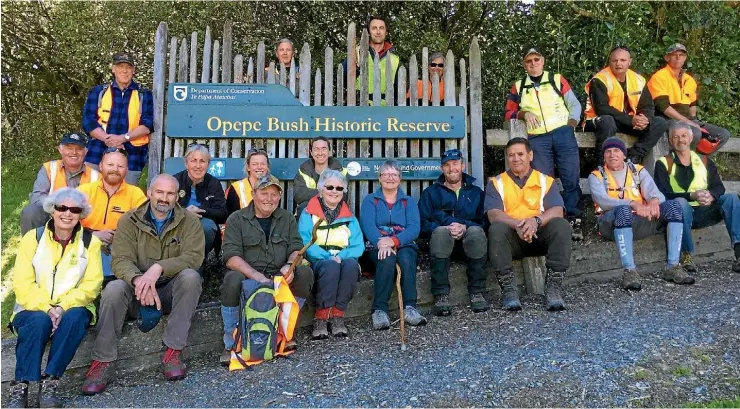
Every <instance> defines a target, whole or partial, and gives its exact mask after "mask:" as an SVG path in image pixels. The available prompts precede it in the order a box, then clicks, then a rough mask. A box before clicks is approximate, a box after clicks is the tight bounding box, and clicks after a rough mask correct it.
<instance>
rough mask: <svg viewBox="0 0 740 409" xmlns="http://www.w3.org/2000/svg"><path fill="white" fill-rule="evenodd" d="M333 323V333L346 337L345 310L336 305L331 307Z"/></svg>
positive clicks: (331, 320)
mask: <svg viewBox="0 0 740 409" xmlns="http://www.w3.org/2000/svg"><path fill="white" fill-rule="evenodd" d="M329 325H331V334H332V335H333V336H335V337H346V336H347V326H346V325H344V311H342V310H340V309H338V308H337V307H334V308H332V309H331V319H330V320H329Z"/></svg>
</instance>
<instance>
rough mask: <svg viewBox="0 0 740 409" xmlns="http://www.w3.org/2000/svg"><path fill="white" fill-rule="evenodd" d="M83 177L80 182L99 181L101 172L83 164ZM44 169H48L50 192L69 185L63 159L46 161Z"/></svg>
mask: <svg viewBox="0 0 740 409" xmlns="http://www.w3.org/2000/svg"><path fill="white" fill-rule="evenodd" d="M82 166H83V167H84V168H83V170H82V177H81V178H80V184H81V185H82V184H84V183H90V182H97V181H98V178H99V177H100V173H99V172H98V171H97V170H95V169H93V168H91V167H89V166H87V165H82ZM44 169H46V176H47V177H48V178H49V182H50V183H49V185H50V186H51V187H50V189H49V194H52V193H54V191H55V190H59V189H61V188H63V187H67V174H66V172H65V171H64V167H63V166H62V161H61V160H52V161H49V162H46V163H44Z"/></svg>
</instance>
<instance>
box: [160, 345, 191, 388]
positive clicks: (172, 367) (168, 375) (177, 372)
mask: <svg viewBox="0 0 740 409" xmlns="http://www.w3.org/2000/svg"><path fill="white" fill-rule="evenodd" d="M180 353H182V351H179V350H177V349H172V348H169V347H168V348H167V350H166V351H165V352H164V357H163V358H162V375H164V379H167V380H168V381H179V380H180V379H184V378H185V377H186V376H188V368H187V366H185V363H184V362H182V360H181V359H180Z"/></svg>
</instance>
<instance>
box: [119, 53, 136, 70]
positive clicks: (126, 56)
mask: <svg viewBox="0 0 740 409" xmlns="http://www.w3.org/2000/svg"><path fill="white" fill-rule="evenodd" d="M122 62H125V63H129V64H131V65H132V66H134V67H135V66H136V63H135V61H134V56H133V55H132V54H131V53H125V52H124V53H115V54H113V64H120V63H122Z"/></svg>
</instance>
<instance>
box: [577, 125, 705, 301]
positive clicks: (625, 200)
mask: <svg viewBox="0 0 740 409" xmlns="http://www.w3.org/2000/svg"><path fill="white" fill-rule="evenodd" d="M626 156H627V148H626V147H625V145H624V142H622V141H621V140H620V139H618V138H609V139H607V140H606V141H604V146H603V152H602V157H603V158H604V166H603V167H602V166H599V168H598V169H597V170H595V171H593V173H591V174H590V175H589V176H588V187H589V190H590V191H591V197H592V198H593V200H594V206H595V207H596V215H597V217H598V218H597V221H598V226H599V234H600V235H601V236H602V237H604V238H605V239H607V240H614V241H615V242H616V243H617V249H618V250H619V258H620V260H621V262H622V267H624V274H623V275H622V287H623V288H624V289H625V290H632V291H639V290H640V289H641V288H642V285H641V284H640V275H639V274H638V273H637V269H636V266H635V260H634V256H633V251H632V243H633V241H634V240H639V239H641V238H645V237H649V236H652V235H655V234H658V233H661V232H662V231H664V230H667V234H666V242H667V243H666V244H667V253H668V255H667V257H666V268H665V270H664V271H663V279H664V280H666V281H672V282H674V283H676V284H693V283H694V278H693V277H691V276H689V275H688V274H686V271H685V270H684V269H683V267H681V265H680V264H679V259H678V257H679V251H680V250H681V238H682V236H683V213H682V211H681V204H680V203H679V202H677V201H676V200H665V196H663V194H662V193H660V190H658V187H657V186H656V185H655V182H654V181H653V178H652V177H650V174H649V173H648V171H647V169H645V168H644V167H642V166H640V165H636V164H633V163H632V162H630V161H627V162H625V158H626Z"/></svg>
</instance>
